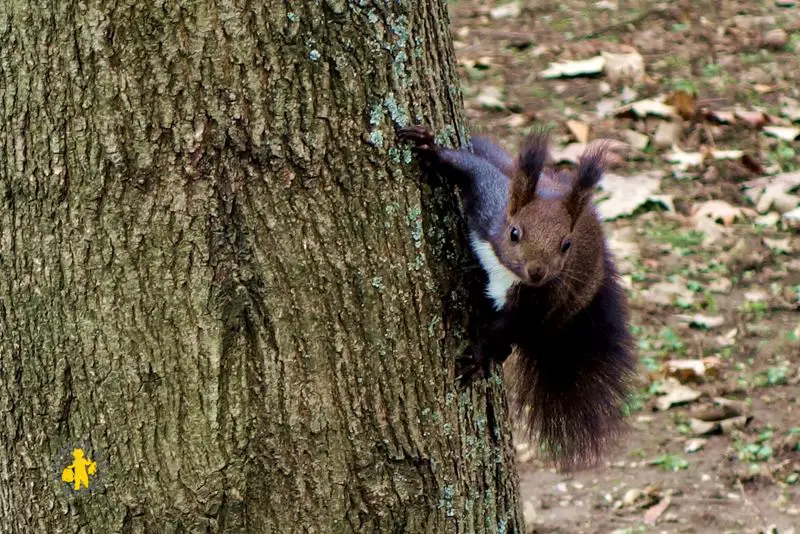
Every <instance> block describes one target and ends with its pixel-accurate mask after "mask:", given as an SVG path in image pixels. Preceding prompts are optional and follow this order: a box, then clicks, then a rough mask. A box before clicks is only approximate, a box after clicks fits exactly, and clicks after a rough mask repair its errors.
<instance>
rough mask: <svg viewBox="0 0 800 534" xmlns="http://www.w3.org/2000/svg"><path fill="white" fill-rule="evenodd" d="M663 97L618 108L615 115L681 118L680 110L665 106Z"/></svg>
mask: <svg viewBox="0 0 800 534" xmlns="http://www.w3.org/2000/svg"><path fill="white" fill-rule="evenodd" d="M663 100H664V99H663V97H656V98H648V99H646V100H639V101H638V102H633V103H631V104H628V105H626V106H622V107H620V108H617V109H616V110H615V111H614V115H617V116H631V115H632V116H634V117H639V118H644V117H647V116H648V115H655V116H657V117H663V118H672V117H679V115H678V110H676V109H675V108H674V107H673V106H670V105H668V104H665V103H664V101H663Z"/></svg>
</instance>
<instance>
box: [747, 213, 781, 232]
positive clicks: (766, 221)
mask: <svg viewBox="0 0 800 534" xmlns="http://www.w3.org/2000/svg"><path fill="white" fill-rule="evenodd" d="M753 222H754V223H755V225H756V226H760V227H762V228H774V227H775V226H777V225H778V223H779V222H781V214H780V213H778V212H775V211H770V212H769V213H765V214H764V215H759V216H758V217H756V218H755V219H753Z"/></svg>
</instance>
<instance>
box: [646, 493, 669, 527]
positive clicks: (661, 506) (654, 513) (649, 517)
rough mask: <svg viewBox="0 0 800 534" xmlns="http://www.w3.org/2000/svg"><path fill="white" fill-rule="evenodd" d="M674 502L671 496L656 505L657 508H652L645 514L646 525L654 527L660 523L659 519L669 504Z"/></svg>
mask: <svg viewBox="0 0 800 534" xmlns="http://www.w3.org/2000/svg"><path fill="white" fill-rule="evenodd" d="M671 501H672V499H671V498H670V496H669V495H667V496H666V497H664V498H663V499H661V502H659V503H658V504H656V505H655V506H651V507H650V508H649V509H648V510H647V511H646V512H645V513H644V519H643V521H644V524H645V525H649V526H653V525H655V524H656V522H657V521H658V518H659V517H661V514H663V513H664V511H665V510H666V509H667V507H668V506H669V503H670V502H671Z"/></svg>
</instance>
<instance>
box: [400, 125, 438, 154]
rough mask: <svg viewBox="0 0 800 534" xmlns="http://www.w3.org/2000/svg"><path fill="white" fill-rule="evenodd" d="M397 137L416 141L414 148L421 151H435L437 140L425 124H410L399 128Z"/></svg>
mask: <svg viewBox="0 0 800 534" xmlns="http://www.w3.org/2000/svg"><path fill="white" fill-rule="evenodd" d="M397 137H398V138H400V139H403V140H406V141H411V142H412V143H414V148H415V149H416V150H418V151H420V152H435V151H436V141H435V140H434V138H433V132H431V131H430V130H429V129H428V128H426V127H425V126H409V127H407V128H400V129H399V130H397Z"/></svg>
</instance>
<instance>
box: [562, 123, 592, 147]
mask: <svg viewBox="0 0 800 534" xmlns="http://www.w3.org/2000/svg"><path fill="white" fill-rule="evenodd" d="M567 128H569V131H570V133H572V135H573V136H575V139H576V140H577V141H578V142H579V143H588V142H589V125H588V124H586V123H585V122H581V121H567Z"/></svg>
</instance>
